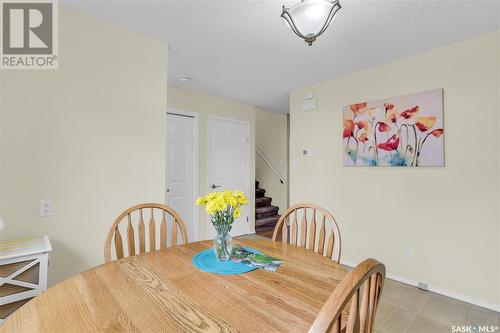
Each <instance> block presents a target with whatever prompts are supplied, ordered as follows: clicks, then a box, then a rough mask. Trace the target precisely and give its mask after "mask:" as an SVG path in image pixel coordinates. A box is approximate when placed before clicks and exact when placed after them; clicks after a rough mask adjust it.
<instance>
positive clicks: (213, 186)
mask: <svg viewBox="0 0 500 333" xmlns="http://www.w3.org/2000/svg"><path fill="white" fill-rule="evenodd" d="M218 187H220V185H215V184H212V190H215V189H216V188H218Z"/></svg>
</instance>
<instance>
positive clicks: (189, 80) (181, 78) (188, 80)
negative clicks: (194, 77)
mask: <svg viewBox="0 0 500 333" xmlns="http://www.w3.org/2000/svg"><path fill="white" fill-rule="evenodd" d="M179 81H181V82H182V83H184V84H188V83H191V78H190V77H189V76H181V77H180V78H179Z"/></svg>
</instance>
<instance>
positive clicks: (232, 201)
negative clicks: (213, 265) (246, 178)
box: [196, 191, 247, 261]
mask: <svg viewBox="0 0 500 333" xmlns="http://www.w3.org/2000/svg"><path fill="white" fill-rule="evenodd" d="M246 204H247V198H246V196H245V194H244V193H243V192H241V191H223V192H212V193H209V194H207V195H205V196H203V197H199V198H198V199H196V205H197V206H205V210H206V212H207V213H208V214H209V215H210V220H211V222H212V225H213V226H214V228H215V230H216V231H217V236H216V238H215V239H214V250H215V254H216V256H217V259H219V260H220V261H227V260H229V259H230V258H231V251H232V240H231V236H230V235H229V232H230V231H231V229H232V227H233V222H234V220H235V219H236V218H238V217H239V216H240V215H241V206H244V205H246Z"/></svg>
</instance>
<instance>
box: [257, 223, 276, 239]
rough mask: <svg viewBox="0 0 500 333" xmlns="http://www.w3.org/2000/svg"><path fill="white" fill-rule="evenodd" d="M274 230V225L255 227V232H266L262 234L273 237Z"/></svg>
mask: <svg viewBox="0 0 500 333" xmlns="http://www.w3.org/2000/svg"><path fill="white" fill-rule="evenodd" d="M273 231H274V225H273V226H269V227H255V232H256V233H258V234H263V233H266V235H262V236H264V237H268V238H272V236H273Z"/></svg>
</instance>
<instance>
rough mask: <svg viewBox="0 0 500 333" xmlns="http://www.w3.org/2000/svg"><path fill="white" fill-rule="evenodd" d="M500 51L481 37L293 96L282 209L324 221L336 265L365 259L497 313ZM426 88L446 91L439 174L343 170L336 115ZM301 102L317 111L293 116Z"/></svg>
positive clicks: (490, 38) (491, 39) (493, 38)
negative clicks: (338, 246) (337, 253)
mask: <svg viewBox="0 0 500 333" xmlns="http://www.w3.org/2000/svg"><path fill="white" fill-rule="evenodd" d="M499 40H500V33H499V32H498V31H497V32H495V33H490V34H485V35H482V36H479V37H477V38H473V39H469V40H466V41H464V42H461V43H456V44H452V45H449V46H445V47H442V48H438V49H435V50H431V51H429V52H425V53H422V54H417V55H414V56H411V57H407V58H404V59H401V60H398V61H394V62H391V63H388V64H384V65H381V66H378V67H375V68H371V69H367V70H363V71H361V72H357V73H354V74H350V75H347V76H343V77H340V78H337V79H335V80H331V81H326V82H321V83H318V84H315V85H312V86H309V87H305V88H302V89H300V90H297V91H293V92H292V93H291V119H290V122H291V143H290V155H291V156H290V180H291V183H290V202H291V203H294V202H298V201H311V202H316V203H318V204H320V205H322V206H325V207H326V208H328V209H329V210H331V212H332V213H333V214H334V216H335V217H336V218H337V221H338V222H339V226H340V231H341V234H342V259H344V260H348V261H353V262H359V261H361V260H362V259H364V258H366V257H375V258H378V259H379V260H381V261H382V262H384V263H385V264H386V265H387V269H388V271H389V272H390V273H392V274H396V275H400V276H403V277H407V278H410V279H413V280H416V281H423V282H427V283H429V284H430V285H431V286H432V287H434V288H437V289H442V290H447V291H448V292H450V293H451V294H454V295H455V296H459V297H462V298H464V299H469V300H474V301H476V302H478V303H481V302H482V304H485V305H490V306H494V305H495V304H496V306H497V307H498V305H499V304H500V289H499V286H500V283H499V281H500V273H499V270H500V250H499V243H500V242H499V235H500V233H499V208H498V207H499V172H500V168H499V157H500V153H499V145H500V140H499V137H498V133H499V130H500V126H499V113H500V98H499V66H500V61H499V59H500V54H499V44H500V43H499ZM433 88H444V114H445V156H446V157H445V159H446V161H445V163H446V167H443V168H418V169H415V168H345V167H343V166H342V164H343V163H342V139H341V135H340V133H341V131H342V107H343V106H345V105H348V104H351V103H355V102H362V101H369V100H374V99H379V98H383V97H391V96H398V95H402V94H408V93H412V92H419V91H424V90H429V89H433ZM307 92H312V93H313V95H314V97H315V98H316V99H317V102H318V109H317V111H313V112H307V113H305V112H302V111H300V106H301V103H302V100H303V98H304V94H305V93H307ZM303 147H310V148H311V152H312V156H311V157H308V158H302V157H300V155H299V152H300V149H301V148H303ZM408 247H412V248H414V251H415V252H414V258H413V259H407V258H406V257H405V250H406V248H408ZM497 309H498V308H497Z"/></svg>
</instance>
